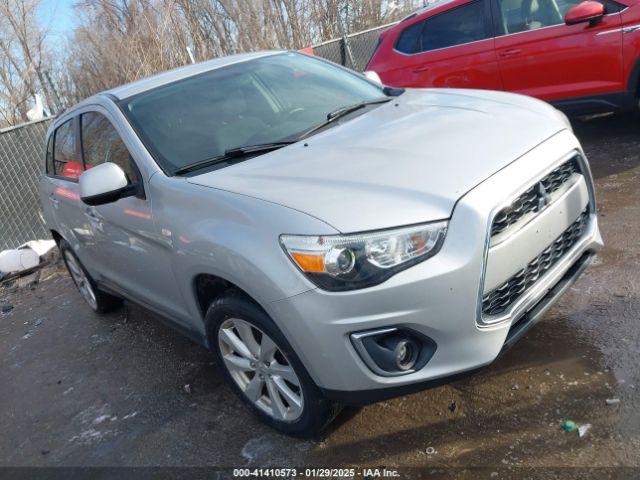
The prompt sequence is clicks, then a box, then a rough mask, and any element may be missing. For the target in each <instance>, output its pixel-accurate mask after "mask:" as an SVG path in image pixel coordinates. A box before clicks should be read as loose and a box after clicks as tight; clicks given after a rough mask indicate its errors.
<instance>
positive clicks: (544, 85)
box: [493, 0, 625, 101]
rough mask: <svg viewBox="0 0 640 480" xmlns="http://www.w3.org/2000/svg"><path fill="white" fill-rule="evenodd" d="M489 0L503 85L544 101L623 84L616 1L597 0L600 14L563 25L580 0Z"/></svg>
mask: <svg viewBox="0 0 640 480" xmlns="http://www.w3.org/2000/svg"><path fill="white" fill-rule="evenodd" d="M493 1H494V4H493V5H494V16H495V18H496V20H497V22H496V28H497V29H498V31H500V32H501V33H503V35H502V36H498V37H497V38H496V40H495V44H496V52H497V54H498V61H499V63H500V73H501V75H502V81H503V84H504V88H505V90H507V91H511V92H517V93H522V94H525V95H531V96H534V97H538V98H541V99H543V100H547V101H554V100H561V99H567V98H572V97H585V96H596V95H600V94H607V93H614V92H621V91H624V90H625V85H624V80H623V73H622V30H621V20H620V15H619V13H618V11H620V9H621V8H622V6H621V5H620V4H617V3H615V2H613V1H611V0H605V1H602V2H601V3H604V5H605V13H606V14H605V16H604V17H602V19H600V20H599V21H597V22H596V23H594V24H591V23H589V22H585V23H579V24H575V25H566V24H565V23H564V15H565V14H566V12H567V10H569V8H571V7H572V6H573V5H576V4H577V3H579V0H493Z"/></svg>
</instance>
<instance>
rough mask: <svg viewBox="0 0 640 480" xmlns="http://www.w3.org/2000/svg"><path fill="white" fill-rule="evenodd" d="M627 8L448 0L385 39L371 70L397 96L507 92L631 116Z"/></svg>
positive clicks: (637, 10)
mask: <svg viewBox="0 0 640 480" xmlns="http://www.w3.org/2000/svg"><path fill="white" fill-rule="evenodd" d="M639 67H640V6H639V4H638V3H637V2H635V1H633V0H601V1H592V0H589V1H586V2H579V1H578V0H472V1H469V0H452V1H443V2H438V3H435V4H434V5H432V6H429V7H427V8H425V9H422V10H420V11H418V12H416V13H414V14H413V15H410V16H408V17H406V18H405V19H404V20H403V21H401V22H400V23H399V24H397V25H395V26H394V27H392V28H390V29H389V30H387V31H385V32H384V33H383V34H382V35H381V36H380V40H379V45H378V47H377V49H376V51H375V53H374V55H373V57H372V58H371V60H370V62H369V64H368V66H367V68H366V69H367V70H372V71H375V72H376V73H377V74H378V75H379V76H380V78H381V79H382V81H383V83H385V84H387V85H394V86H399V87H456V88H481V89H491V90H506V91H509V92H516V93H521V94H525V95H531V96H533V97H537V98H540V99H542V100H546V101H549V102H551V103H552V104H554V105H556V106H557V107H559V108H562V109H563V110H566V111H567V112H570V113H588V112H596V111H607V110H612V109H635V108H637V104H638V87H639V83H638V80H639V76H638V73H639V70H640V69H639Z"/></svg>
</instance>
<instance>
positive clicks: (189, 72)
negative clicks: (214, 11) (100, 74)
mask: <svg viewBox="0 0 640 480" xmlns="http://www.w3.org/2000/svg"><path fill="white" fill-rule="evenodd" d="M279 53H285V51H284V50H265V51H260V52H251V53H239V54H236V55H229V56H226V57H219V58H214V59H212V60H206V61H204V62H199V63H194V64H191V65H185V66H184V67H178V68H174V69H172V70H167V71H166V72H161V73H157V74H155V75H151V76H150V77H145V78H141V79H140V80H136V81H134V82H130V83H125V84H124V85H120V86H118V87H114V88H112V89H109V90H104V91H102V92H99V93H96V94H95V95H92V96H91V97H88V98H85V99H84V100H81V101H80V102H78V103H76V104H74V105H72V106H71V107H69V108H67V109H66V110H65V111H64V112H62V113H60V114H59V115H58V116H57V118H56V120H55V121H54V122H52V124H51V125H50V128H49V130H50V131H51V130H53V128H54V127H57V125H58V124H60V123H62V122H61V120H62V119H64V117H66V116H67V115H68V114H72V113H73V112H74V111H75V110H77V109H78V108H81V107H83V106H85V105H93V104H96V103H100V101H99V97H105V96H108V97H111V98H113V97H115V98H116V99H117V100H124V99H126V98H129V97H131V96H133V95H137V94H138V93H142V92H146V91H147V90H151V89H153V88H156V87H159V86H161V85H166V84H168V83H171V82H175V81H177V80H182V79H183V78H187V77H191V76H193V75H198V74H200V73H204V72H208V71H211V70H215V69H217V68H222V67H226V66H228V65H233V64H236V63H241V62H247V61H249V60H253V59H256V58H262V57H268V56H271V55H277V54H279ZM65 120H66V119H65Z"/></svg>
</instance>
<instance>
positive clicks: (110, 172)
mask: <svg viewBox="0 0 640 480" xmlns="http://www.w3.org/2000/svg"><path fill="white" fill-rule="evenodd" d="M137 193H138V185H137V184H131V183H129V181H128V180H127V176H126V175H125V173H124V171H123V170H122V169H121V168H120V167H119V166H118V165H116V164H115V163H111V162H105V163H102V164H100V165H98V166H97V167H93V168H91V169H90V170H87V171H86V172H83V173H82V175H80V199H81V200H82V201H83V202H84V203H86V204H87V205H91V206H96V205H104V204H105V203H111V202H115V201H116V200H118V199H120V198H124V197H131V196H134V195H137Z"/></svg>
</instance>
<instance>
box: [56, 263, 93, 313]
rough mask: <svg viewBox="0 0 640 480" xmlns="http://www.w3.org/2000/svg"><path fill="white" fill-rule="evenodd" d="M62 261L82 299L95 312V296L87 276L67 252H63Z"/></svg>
mask: <svg viewBox="0 0 640 480" xmlns="http://www.w3.org/2000/svg"><path fill="white" fill-rule="evenodd" d="M64 259H65V260H66V262H67V266H68V267H69V273H71V277H72V278H73V281H74V282H75V284H76V286H77V287H78V290H79V291H80V294H81V295H82V298H84V300H85V301H86V302H87V303H88V304H89V305H90V306H91V308H93V309H94V310H96V309H97V308H98V301H97V300H96V294H95V292H94V291H93V287H92V286H91V283H90V282H89V279H88V278H87V275H86V274H85V273H84V270H83V269H82V267H81V266H80V264H79V263H78V261H77V260H76V257H74V256H73V254H72V253H71V252H69V251H65V252H64Z"/></svg>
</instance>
